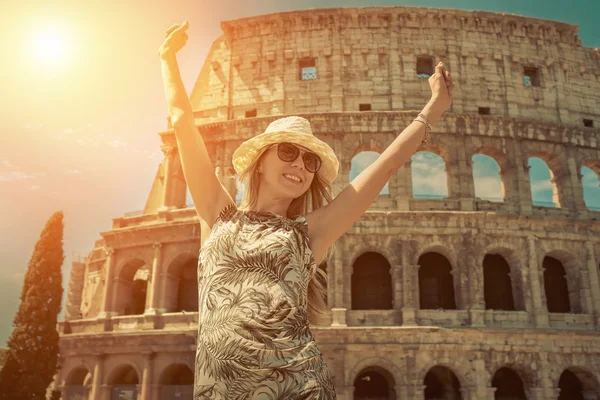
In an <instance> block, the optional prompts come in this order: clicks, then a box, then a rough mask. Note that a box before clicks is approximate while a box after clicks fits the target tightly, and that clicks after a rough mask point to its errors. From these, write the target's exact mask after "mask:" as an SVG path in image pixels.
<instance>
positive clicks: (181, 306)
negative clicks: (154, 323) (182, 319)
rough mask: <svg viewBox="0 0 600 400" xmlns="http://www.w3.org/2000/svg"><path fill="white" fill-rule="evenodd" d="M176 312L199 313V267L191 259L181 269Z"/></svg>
mask: <svg viewBox="0 0 600 400" xmlns="http://www.w3.org/2000/svg"><path fill="white" fill-rule="evenodd" d="M177 286H178V290H177V309H176V310H175V311H192V312H193V311H198V266H197V262H196V261H195V260H194V259H190V260H189V261H188V262H187V263H185V264H184V265H183V266H182V268H181V274H180V275H179V282H178V285H177Z"/></svg>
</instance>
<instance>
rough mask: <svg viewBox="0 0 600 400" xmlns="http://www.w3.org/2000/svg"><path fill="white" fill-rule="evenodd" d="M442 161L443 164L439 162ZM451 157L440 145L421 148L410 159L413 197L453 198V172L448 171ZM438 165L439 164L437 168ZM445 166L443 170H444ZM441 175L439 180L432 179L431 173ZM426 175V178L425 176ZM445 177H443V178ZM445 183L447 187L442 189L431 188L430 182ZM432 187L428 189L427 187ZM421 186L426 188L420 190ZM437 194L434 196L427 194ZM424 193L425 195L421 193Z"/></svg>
mask: <svg viewBox="0 0 600 400" xmlns="http://www.w3.org/2000/svg"><path fill="white" fill-rule="evenodd" d="M440 161H441V164H439V162H440ZM448 161H449V157H448V154H447V152H446V151H445V150H442V148H441V146H438V145H427V146H425V147H424V148H419V149H418V151H417V152H416V153H415V154H413V155H412V156H411V158H410V179H411V188H410V190H411V197H412V198H413V199H415V198H424V199H427V198H431V197H428V196H433V197H432V198H433V199H442V198H449V197H452V192H451V191H452V185H451V184H450V182H451V174H452V172H453V171H450V170H449V169H448V165H449V164H448ZM436 164H439V165H437V166H436ZM442 165H443V169H441V168H442ZM432 170H433V174H437V175H439V179H435V177H433V178H432V176H431V173H432ZM425 175H426V176H425ZM442 175H443V177H442ZM438 181H443V182H444V183H445V187H442V188H441V189H439V188H438V186H435V187H431V186H430V185H429V183H430V182H438ZM428 185H429V186H430V187H427V186H428ZM419 186H424V187H422V188H419ZM432 191H433V192H436V193H435V194H434V195H431V194H430V193H425V192H432ZM420 192H424V193H420Z"/></svg>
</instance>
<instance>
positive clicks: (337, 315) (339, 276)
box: [331, 239, 347, 326]
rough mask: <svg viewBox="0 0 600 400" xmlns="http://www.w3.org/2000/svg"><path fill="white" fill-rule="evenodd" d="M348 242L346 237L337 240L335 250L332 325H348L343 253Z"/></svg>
mask: <svg viewBox="0 0 600 400" xmlns="http://www.w3.org/2000/svg"><path fill="white" fill-rule="evenodd" d="M345 250H346V243H345V240H344V239H340V240H338V241H337V242H336V247H335V249H334V252H333V282H332V283H333V292H334V293H333V307H332V309H331V313H332V322H331V325H332V326H347V325H346V307H345V306H344V287H345V285H344V259H343V257H342V255H343V254H344V253H345Z"/></svg>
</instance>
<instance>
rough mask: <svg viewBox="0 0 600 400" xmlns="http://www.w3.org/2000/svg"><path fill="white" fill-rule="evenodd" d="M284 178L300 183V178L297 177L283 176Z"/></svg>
mask: <svg viewBox="0 0 600 400" xmlns="http://www.w3.org/2000/svg"><path fill="white" fill-rule="evenodd" d="M283 176H285V177H286V178H289V179H291V180H293V181H296V182H300V178H298V177H297V176H294V175H290V174H283Z"/></svg>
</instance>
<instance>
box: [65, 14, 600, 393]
mask: <svg viewBox="0 0 600 400" xmlns="http://www.w3.org/2000/svg"><path fill="white" fill-rule="evenodd" d="M221 27H222V31H223V33H222V35H221V36H220V37H218V38H217V39H216V40H215V42H214V43H213V45H212V47H211V49H210V51H209V53H208V56H207V59H206V61H205V63H204V65H203V66H202V68H201V69H200V72H199V75H198V78H197V81H196V83H195V85H194V87H193V90H192V92H191V96H190V99H191V103H192V107H193V110H194V117H195V121H196V125H197V128H198V131H199V134H201V135H202V137H203V138H204V141H205V142H206V145H207V147H208V150H209V153H210V155H211V157H212V162H213V165H214V166H215V168H216V173H217V175H218V177H219V179H220V180H221V182H222V184H223V185H224V186H225V187H226V188H227V190H228V191H229V192H230V194H231V195H232V197H234V198H237V199H239V197H240V196H239V190H238V185H237V180H236V177H235V176H234V173H233V169H232V165H231V157H232V153H233V151H234V150H235V149H236V148H237V146H238V145H239V144H240V143H241V142H242V141H244V140H245V139H247V138H249V137H251V136H253V135H255V134H257V133H260V132H262V131H263V130H264V129H265V128H266V126H267V125H268V124H269V123H270V122H271V121H273V120H274V119H276V118H278V117H280V116H282V115H301V116H304V117H306V118H307V119H309V120H310V122H311V124H312V127H313V130H314V132H315V134H316V135H317V136H319V137H320V138H321V139H323V140H324V141H326V142H327V143H329V145H330V146H331V147H332V148H333V149H334V150H335V151H336V154H337V155H338V157H339V159H340V174H339V176H338V178H337V180H336V181H335V182H334V187H333V192H334V193H333V194H337V193H339V192H340V191H341V189H342V188H343V187H345V186H346V185H347V184H348V183H349V182H350V180H351V179H352V169H353V168H354V164H355V163H356V159H357V157H361V154H364V153H370V154H371V153H381V152H382V151H383V150H384V149H385V148H386V146H387V145H388V144H389V143H391V142H392V140H393V139H394V138H395V137H396V135H398V134H399V133H400V132H401V131H402V130H403V129H404V127H406V126H407V125H408V124H409V123H410V122H411V121H412V119H413V118H414V117H415V116H416V113H417V111H418V110H420V109H421V108H422V107H423V106H424V105H425V104H426V102H427V100H428V99H429V96H430V93H431V92H430V89H429V84H428V80H427V79H426V78H427V77H428V76H429V75H430V74H431V73H432V71H433V66H434V65H435V64H437V62H438V61H440V60H441V61H444V62H445V64H446V65H447V67H448V69H449V70H450V71H452V74H453V76H454V77H455V80H456V83H457V88H456V89H455V91H454V99H453V104H452V107H451V108H450V110H448V111H447V112H446V113H445V114H444V116H443V117H442V119H441V120H440V121H439V122H438V123H437V124H436V126H434V127H433V133H432V137H431V142H430V143H429V144H426V145H422V147H421V148H419V149H418V151H417V153H416V154H415V155H414V156H413V157H412V158H411V160H409V162H407V163H406V164H405V165H404V167H403V168H401V169H400V170H399V171H398V172H397V173H396V174H395V175H394V176H393V177H392V178H391V179H390V181H389V182H388V185H387V186H386V188H385V189H384V190H383V191H382V193H381V194H380V196H379V197H378V199H377V200H376V201H375V202H374V203H373V204H372V206H371V208H370V209H369V211H368V212H367V213H366V214H365V215H364V216H363V217H362V218H361V219H360V220H359V221H358V222H357V223H356V224H354V226H353V227H352V229H351V230H349V231H348V232H347V233H346V234H345V235H344V236H343V237H342V238H340V239H339V240H338V242H337V243H336V246H335V251H334V252H333V254H332V256H331V257H330V258H329V259H328V260H327V262H326V263H323V264H322V265H321V267H322V268H325V269H326V271H327V274H328V295H327V302H328V305H329V309H330V313H329V321H328V323H326V324H323V325H318V326H316V325H315V326H312V328H311V329H312V331H313V333H314V335H315V338H316V340H317V342H318V344H319V346H320V348H321V349H322V351H323V353H324V354H325V357H326V360H327V364H328V366H329V368H330V370H331V371H332V374H333V375H334V382H335V388H336V391H337V394H338V398H339V399H340V400H350V399H371V400H375V399H377V400H380V399H381V400H383V399H464V400H489V399H503V400H509V399H511V400H513V399H532V400H553V399H560V400H577V399H585V400H591V399H596V400H597V399H600V335H599V331H600V283H599V267H600V223H599V222H598V219H599V218H600V208H599V207H598V201H597V200H598V199H595V200H596V202H595V203H594V202H593V200H594V199H591V200H590V197H593V196H592V195H590V193H592V194H593V192H588V193H587V195H586V194H585V192H586V190H588V189H586V185H584V184H583V180H582V177H583V176H584V175H585V176H588V175H589V174H591V175H593V179H594V182H596V183H595V185H596V186H597V182H598V176H600V129H599V128H598V124H600V108H599V107H598V105H599V104H600V49H593V48H585V47H583V46H582V43H581V41H580V39H579V37H578V35H577V31H578V26H576V25H572V24H567V23H562V22H556V21H548V20H540V19H535V18H526V17H522V16H517V15H509V14H499V13H491V12H480V11H462V10H451V9H429V8H413V7H366V8H339V9H313V10H306V11H294V12H283V13H276V14H268V15H260V16H255V17H250V18H243V19H237V20H232V21H224V22H222V23H221ZM159 135H160V137H161V140H162V147H161V149H162V151H163V153H164V159H163V161H162V162H161V163H160V165H159V166H158V170H157V173H156V177H155V179H154V183H153V185H152V188H151V191H150V193H149V194H148V199H147V202H146V204H145V207H144V209H143V210H142V211H137V212H131V213H128V214H126V215H124V216H122V217H116V218H114V219H113V225H112V229H111V230H109V231H106V232H100V235H101V239H99V240H97V241H96V242H95V243H94V246H93V249H92V250H91V252H90V253H89V254H88V255H87V257H82V258H81V259H79V260H75V261H73V263H72V270H71V276H70V282H69V287H68V302H67V305H66V312H65V318H64V320H63V321H60V323H59V331H60V335H61V336H60V348H61V358H60V360H61V369H60V371H59V374H58V375H57V376H56V381H55V383H56V385H57V386H58V387H59V388H60V389H61V390H62V393H63V399H68V400H75V399H99V400H109V399H144V400H147V399H152V400H158V399H186V398H187V399H191V398H192V387H193V372H192V371H193V368H194V356H195V343H196V334H197V321H198V314H197V311H198V301H197V281H196V277H197V264H198V252H199V249H200V246H201V243H202V240H203V239H204V238H206V237H207V235H208V233H209V232H208V230H207V229H206V226H205V225H204V223H203V222H202V221H200V220H199V218H198V217H197V214H196V212H195V209H194V207H193V205H190V204H188V201H187V198H188V197H187V187H186V183H185V180H184V176H183V173H182V168H181V164H180V160H179V155H178V152H177V142H176V139H175V136H174V132H173V129H172V128H171V126H170V124H169V123H167V126H166V130H164V131H161V132H159ZM475 164H479V165H478V166H477V167H476V166H475ZM485 165H488V166H489V165H493V166H494V167H493V168H491V170H493V171H494V172H495V175H494V176H493V177H492V178H493V179H492V178H490V177H489V176H488V175H485V174H483V175H482V173H481V171H480V170H481V169H482V167H483V166H485ZM540 165H541V166H542V167H544V168H545V169H546V171H547V175H548V179H547V188H548V193H549V198H548V199H546V200H539V198H538V199H537V200H536V198H535V196H534V194H535V193H536V192H535V191H534V186H535V185H534V184H533V183H534V182H533V178H532V176H533V175H532V174H533V169H534V167H535V168H537V166H540ZM433 166H437V167H436V168H438V169H437V170H436V171H437V172H435V174H434V175H427V174H428V173H430V174H433V173H434V172H432V168H433ZM429 167H431V168H429ZM478 171H479V172H478ZM586 174H587V175H586ZM487 178H489V179H487ZM486 179H487V180H486ZM419 182H421V183H420V184H419ZM423 182H425V184H427V183H429V184H430V186H434V188H435V189H436V190H437V192H435V193H434V194H433V195H431V194H429V195H427V194H424V193H423V191H422V190H421V189H419V188H422V187H424V185H423ZM490 182H492V183H494V182H495V183H497V185H496V186H497V187H496V189H495V192H494V193H493V194H492V195H490V194H489V190H488V188H487V186H486V185H490V184H491V183H490ZM425 186H427V185H425ZM492 186H493V185H492ZM417 189H418V190H417ZM240 190H241V189H240ZM589 190H591V189H589ZM595 193H597V192H595ZM207 195H210V193H207Z"/></svg>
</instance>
